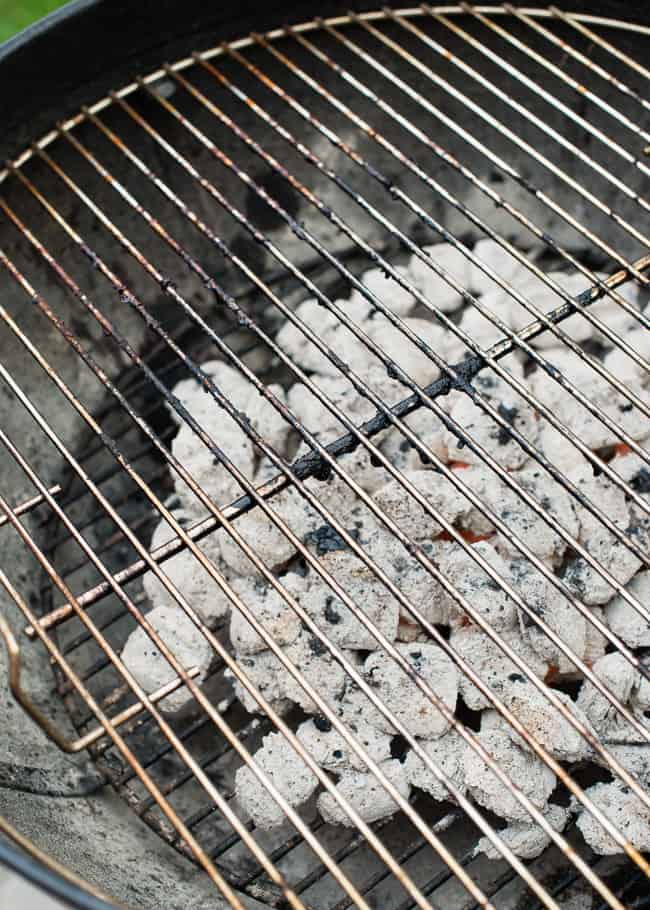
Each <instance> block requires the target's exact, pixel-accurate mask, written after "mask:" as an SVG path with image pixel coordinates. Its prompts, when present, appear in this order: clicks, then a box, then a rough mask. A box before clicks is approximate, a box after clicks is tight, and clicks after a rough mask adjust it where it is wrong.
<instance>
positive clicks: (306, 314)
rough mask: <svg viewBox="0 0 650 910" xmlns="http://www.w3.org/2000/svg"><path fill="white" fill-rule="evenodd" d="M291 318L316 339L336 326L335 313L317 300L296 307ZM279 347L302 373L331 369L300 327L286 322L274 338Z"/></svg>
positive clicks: (310, 300) (337, 322)
mask: <svg viewBox="0 0 650 910" xmlns="http://www.w3.org/2000/svg"><path fill="white" fill-rule="evenodd" d="M294 315H295V316H296V317H297V318H298V319H300V320H301V321H302V322H304V323H305V325H306V326H307V327H308V328H309V329H311V331H312V332H313V333H314V334H315V335H316V336H317V337H318V338H322V337H323V335H324V334H325V333H326V332H327V331H328V330H329V329H332V328H334V327H336V326H338V325H339V319H338V317H337V316H336V314H335V313H333V312H332V311H331V310H330V309H328V308H327V307H325V306H323V305H322V304H321V303H320V302H319V301H318V300H315V299H309V300H305V301H303V303H301V304H300V305H299V306H297V307H296V309H295V311H294ZM275 340H276V342H277V344H278V346H279V347H280V348H281V349H282V350H283V351H284V352H285V353H286V354H288V355H289V356H290V357H291V359H292V360H293V362H294V363H296V364H298V365H299V366H301V367H303V368H304V369H305V370H315V371H316V372H321V371H322V370H325V371H329V370H331V369H332V366H331V364H330V362H329V361H328V360H327V358H326V356H325V355H324V354H323V353H321V351H320V350H319V349H318V348H317V347H316V345H315V344H314V343H313V342H312V341H310V340H309V339H308V338H307V336H306V335H305V334H304V332H303V330H302V329H301V328H300V326H297V325H295V324H294V323H293V322H291V320H287V321H286V322H285V323H284V325H283V326H282V327H281V329H280V331H279V332H278V334H277V335H276V339H275Z"/></svg>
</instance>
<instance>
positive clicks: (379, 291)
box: [357, 265, 416, 316]
mask: <svg viewBox="0 0 650 910" xmlns="http://www.w3.org/2000/svg"><path fill="white" fill-rule="evenodd" d="M393 268H394V270H395V271H396V272H397V274H398V275H399V276H400V277H401V278H402V279H403V280H404V281H406V282H410V283H412V284H415V282H414V281H413V279H412V270H411V269H407V268H405V267H404V266H400V265H398V266H393ZM361 283H362V284H363V285H365V287H366V288H367V289H368V290H369V291H370V293H371V294H374V296H375V297H377V298H378V299H379V300H380V301H381V302H382V303H383V304H385V305H386V307H387V308H388V309H389V310H391V312H393V313H395V315H396V316H406V315H407V314H408V313H410V311H411V310H412V309H413V307H414V306H415V302H416V301H415V298H414V297H413V294H412V293H411V292H410V291H408V290H407V289H406V288H404V287H402V285H401V284H399V283H398V282H397V280H396V279H395V278H394V277H393V276H392V275H391V274H390V272H387V271H385V270H384V269H381V268H376V269H369V270H368V271H367V272H364V273H363V275H362V276H361ZM357 293H358V292H357Z"/></svg>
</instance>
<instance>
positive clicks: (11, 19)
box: [0, 0, 63, 41]
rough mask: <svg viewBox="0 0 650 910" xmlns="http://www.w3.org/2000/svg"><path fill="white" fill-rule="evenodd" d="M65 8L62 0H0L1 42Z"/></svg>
mask: <svg viewBox="0 0 650 910" xmlns="http://www.w3.org/2000/svg"><path fill="white" fill-rule="evenodd" d="M59 6H63V3H62V0H24V2H23V3H17V2H15V0H0V41H6V39H7V38H11V36H12V35H15V33H16V32H19V31H20V30H21V29H22V28H25V26H27V25H29V24H30V22H34V20H35V19H40V18H41V16H45V15H47V13H51V12H52V10H55V9H57V7H59Z"/></svg>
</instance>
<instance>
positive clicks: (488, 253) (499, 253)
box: [469, 237, 531, 294]
mask: <svg viewBox="0 0 650 910" xmlns="http://www.w3.org/2000/svg"><path fill="white" fill-rule="evenodd" d="M472 252H473V254H474V256H476V257H477V258H478V259H479V260H480V261H481V262H482V263H483V264H484V265H486V266H488V267H489V268H490V269H491V270H492V271H493V272H496V274H497V275H498V276H499V278H502V279H503V280H504V281H506V282H508V284H512V285H513V286H514V287H521V286H522V284H525V283H526V282H527V281H528V280H529V276H530V274H531V273H530V271H529V270H528V269H527V268H526V266H525V265H523V264H522V263H521V262H520V261H519V260H518V259H517V257H516V256H514V255H513V254H512V253H510V252H509V251H508V250H506V249H505V248H504V247H503V246H502V245H501V244H500V243H498V242H497V241H496V240H492V238H491V237H484V238H483V239H481V240H479V241H478V243H477V244H476V245H475V247H474V249H473V250H472ZM469 286H470V288H471V289H472V290H473V291H475V292H476V293H477V294H486V293H487V292H488V291H492V290H494V289H495V288H499V289H500V285H498V284H497V283H496V281H494V279H493V278H490V276H489V275H486V274H485V272H484V271H483V270H482V269H481V268H480V267H479V265H478V264H477V263H475V262H471V263H470V271H469Z"/></svg>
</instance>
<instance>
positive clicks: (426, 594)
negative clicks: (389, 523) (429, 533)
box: [362, 526, 456, 625]
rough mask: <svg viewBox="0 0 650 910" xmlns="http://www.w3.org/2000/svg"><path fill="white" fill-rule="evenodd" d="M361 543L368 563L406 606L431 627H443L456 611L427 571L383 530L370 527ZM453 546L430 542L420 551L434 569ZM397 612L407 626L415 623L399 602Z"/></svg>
mask: <svg viewBox="0 0 650 910" xmlns="http://www.w3.org/2000/svg"><path fill="white" fill-rule="evenodd" d="M362 543H363V546H364V548H365V550H366V552H367V553H368V555H369V556H370V557H371V559H372V560H373V561H374V562H375V563H376V564H377V566H378V567H379V568H380V569H382V570H383V571H384V572H385V573H386V574H387V575H388V577H389V578H390V580H391V581H392V582H393V583H394V584H395V585H396V586H397V588H398V589H399V590H400V592H401V593H402V595H403V596H404V598H405V599H406V600H407V601H408V604H409V605H410V606H412V607H414V608H415V609H417V610H418V612H419V613H420V614H421V615H422V617H423V618H424V620H426V621H428V622H430V623H432V624H434V625H435V624H442V625H446V624H447V623H448V622H449V615H450V611H454V610H455V609H456V607H455V603H454V601H453V600H452V598H451V596H450V595H449V594H448V593H447V592H446V590H445V588H444V587H443V585H442V584H441V583H440V582H439V581H438V580H437V579H436V577H435V576H434V574H432V572H431V571H429V569H428V568H425V567H424V566H423V565H422V564H421V563H420V562H418V561H416V560H415V559H414V557H412V556H410V555H409V553H407V551H406V549H405V548H404V546H403V544H401V543H400V541H399V540H398V539H397V537H395V535H394V534H392V533H391V532H390V531H389V530H388V529H387V528H385V527H383V526H376V527H374V528H372V527H371V528H370V533H368V534H367V536H365V538H362ZM453 546H454V544H451V543H449V542H448V541H441V540H434V541H431V542H425V543H423V544H422V549H423V550H424V552H425V554H426V556H427V557H428V558H429V559H430V560H431V561H432V563H433V565H434V566H435V565H438V564H439V562H440V560H441V559H442V558H443V554H444V553H445V552H446V551H447V550H448V549H449V548H450V547H453ZM399 611H400V616H401V617H402V618H403V619H406V620H407V622H413V623H415V622H417V621H418V620H417V617H415V616H414V615H413V613H412V612H411V611H410V610H409V609H408V608H407V606H406V604H404V603H402V602H400V606H399Z"/></svg>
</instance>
